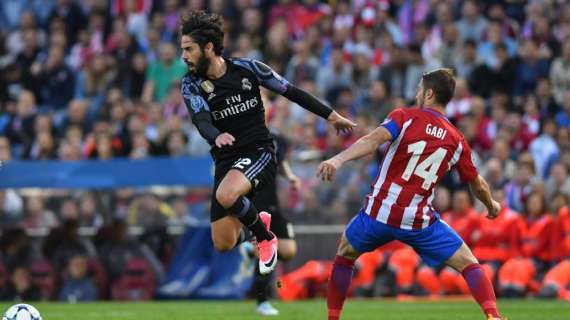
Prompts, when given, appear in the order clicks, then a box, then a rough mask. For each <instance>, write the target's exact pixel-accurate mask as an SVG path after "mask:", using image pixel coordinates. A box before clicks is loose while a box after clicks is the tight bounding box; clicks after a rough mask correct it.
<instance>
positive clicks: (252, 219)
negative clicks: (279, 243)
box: [229, 196, 273, 241]
mask: <svg viewBox="0 0 570 320" xmlns="http://www.w3.org/2000/svg"><path fill="white" fill-rule="evenodd" d="M229 210H230V211H231V212H232V213H233V214H235V215H236V216H237V217H238V219H239V221H241V223H243V225H244V226H246V227H247V228H248V229H249V230H251V232H252V233H253V234H254V235H255V238H257V241H263V240H271V239H273V236H272V235H271V233H269V232H268V231H267V229H265V224H263V221H261V219H259V213H258V212H257V209H256V208H255V206H254V205H253V203H251V201H249V199H248V198H246V197H244V196H240V197H239V198H237V200H236V202H235V203H234V204H233V205H232V206H231V207H230V208H229Z"/></svg>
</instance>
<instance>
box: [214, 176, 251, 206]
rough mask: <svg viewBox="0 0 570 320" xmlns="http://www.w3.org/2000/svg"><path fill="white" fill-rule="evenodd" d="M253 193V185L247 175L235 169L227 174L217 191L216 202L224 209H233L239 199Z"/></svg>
mask: <svg viewBox="0 0 570 320" xmlns="http://www.w3.org/2000/svg"><path fill="white" fill-rule="evenodd" d="M250 191H251V183H250V182H249V180H248V179H247V178H246V177H245V175H244V174H243V173H242V172H241V171H239V170H235V169H231V170H229V171H228V173H226V175H225V176H224V178H223V179H222V181H221V182H220V185H219V186H218V189H217V190H216V200H218V202H219V203H220V204H221V205H222V206H223V207H224V208H229V207H231V206H232V205H233V204H234V203H235V201H236V200H237V198H238V197H239V196H242V195H246V194H248V193H249V192H250Z"/></svg>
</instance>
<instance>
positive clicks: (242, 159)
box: [210, 147, 277, 222]
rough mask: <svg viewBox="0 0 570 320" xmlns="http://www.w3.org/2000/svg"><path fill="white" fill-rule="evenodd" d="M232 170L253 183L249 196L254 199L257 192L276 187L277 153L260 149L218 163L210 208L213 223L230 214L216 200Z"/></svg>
mask: <svg viewBox="0 0 570 320" xmlns="http://www.w3.org/2000/svg"><path fill="white" fill-rule="evenodd" d="M232 169H235V170H239V171H241V172H242V173H243V174H244V175H245V176H246V177H247V179H248V180H249V181H250V182H251V185H252V190H251V193H250V194H248V195H247V196H248V197H249V198H252V197H253V195H254V194H255V193H256V192H257V191H259V190H260V189H262V188H264V187H265V186H270V185H275V175H276V174H277V162H276V160H275V151H274V150H273V149H272V148H271V147H260V148H258V149H257V150H255V151H252V152H246V153H244V154H242V155H240V156H239V157H236V158H228V159H223V160H220V161H218V162H216V168H215V173H214V191H213V192H212V205H211V207H210V221H211V222H214V221H216V220H219V219H221V218H223V217H225V216H227V215H228V213H229V212H228V211H227V210H226V209H224V207H222V205H221V204H220V203H219V202H218V200H217V199H216V190H217V189H218V186H219V185H220V183H221V182H222V180H223V179H224V177H225V176H226V174H227V173H228V171H230V170H232Z"/></svg>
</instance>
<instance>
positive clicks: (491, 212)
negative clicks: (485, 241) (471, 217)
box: [487, 200, 501, 219]
mask: <svg viewBox="0 0 570 320" xmlns="http://www.w3.org/2000/svg"><path fill="white" fill-rule="evenodd" d="M487 210H488V212H487V219H495V218H496V217H497V216H499V212H500V211H501V204H500V203H499V202H497V201H495V200H493V207H492V208H487Z"/></svg>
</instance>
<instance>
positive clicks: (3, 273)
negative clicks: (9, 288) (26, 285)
mask: <svg viewBox="0 0 570 320" xmlns="http://www.w3.org/2000/svg"><path fill="white" fill-rule="evenodd" d="M9 278H10V272H8V269H6V266H5V265H4V263H3V262H1V261H0V288H4V286H5V285H6V283H7V282H8V279H9Z"/></svg>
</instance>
